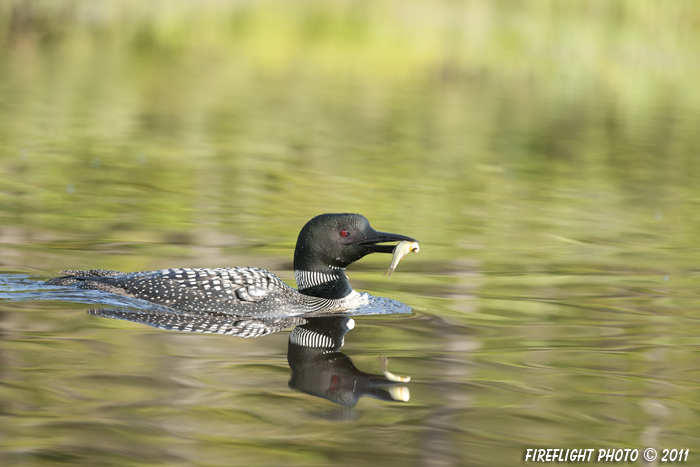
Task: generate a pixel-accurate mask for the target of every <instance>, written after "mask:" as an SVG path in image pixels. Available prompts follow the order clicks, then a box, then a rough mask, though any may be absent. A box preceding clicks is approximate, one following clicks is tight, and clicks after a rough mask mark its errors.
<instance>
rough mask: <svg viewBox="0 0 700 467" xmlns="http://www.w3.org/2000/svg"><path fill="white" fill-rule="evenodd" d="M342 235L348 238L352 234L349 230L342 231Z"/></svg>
mask: <svg viewBox="0 0 700 467" xmlns="http://www.w3.org/2000/svg"><path fill="white" fill-rule="evenodd" d="M340 235H342V236H343V237H347V236H348V235H350V232H348V231H347V230H345V229H343V230H341V231H340Z"/></svg>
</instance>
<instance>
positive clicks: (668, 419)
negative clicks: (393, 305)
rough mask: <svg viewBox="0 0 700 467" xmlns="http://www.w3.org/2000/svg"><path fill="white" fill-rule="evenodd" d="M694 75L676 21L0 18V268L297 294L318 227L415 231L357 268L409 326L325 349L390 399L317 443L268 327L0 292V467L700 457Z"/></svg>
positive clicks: (506, 4) (570, 14)
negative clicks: (404, 377) (295, 265)
mask: <svg viewBox="0 0 700 467" xmlns="http://www.w3.org/2000/svg"><path fill="white" fill-rule="evenodd" d="M699 57H700V4H699V3H698V2H697V1H695V0H685V1H684V0H673V1H669V0H588V1H582V0H532V1H505V0H502V1H486V0H472V1H447V0H444V1H439V0H433V1H428V0H407V1H381V0H377V1H337V0H327V1H304V0H300V1H257V2H253V1H223V0H200V1H197V2H195V1H186V0H152V1H146V2H145V1H137V0H91V1H88V0H62V1H55V0H31V1H20V0H4V1H2V2H0V271H1V272H3V273H6V274H9V273H24V274H29V275H31V276H34V277H36V278H39V279H44V278H45V277H46V276H47V275H48V274H50V273H52V272H54V271H57V270H60V269H66V268H108V269H121V270H127V271H133V270H147V269H161V268H166V267H183V266H187V267H198V266H201V267H223V266H246V265H250V266H259V267H264V268H268V269H271V270H273V271H274V272H275V273H279V275H280V276H281V277H282V278H283V279H285V280H286V281H288V282H289V283H290V284H293V283H294V282H293V274H292V271H291V265H292V250H293V247H294V243H295V240H296V236H297V233H298V231H299V229H300V228H301V226H302V225H303V224H304V223H305V222H306V221H307V220H308V219H309V218H311V217H312V216H314V215H316V214H319V213H322V212H346V211H350V212H359V213H362V214H364V215H366V216H367V217H368V218H369V219H370V221H371V222H372V225H373V226H374V227H375V228H377V229H379V230H383V231H390V232H396V233H401V234H405V235H410V236H413V237H416V238H418V239H420V240H421V253H420V254H419V255H410V256H409V257H408V258H407V259H406V260H404V261H403V262H402V263H401V265H400V266H399V268H398V270H397V272H396V274H395V275H394V277H392V279H391V280H386V279H382V278H381V272H382V271H383V270H384V269H385V268H386V267H387V266H388V263H389V258H388V257H387V255H382V257H379V256H380V255H372V256H371V257H368V258H366V259H364V260H363V261H362V262H360V263H358V264H357V265H353V266H352V267H351V269H350V275H351V280H352V282H353V285H354V286H355V287H356V288H357V289H359V290H367V291H369V292H371V293H375V294H379V295H386V296H390V297H392V298H396V299H400V300H402V301H405V302H406V303H408V304H410V305H411V306H413V307H414V308H415V309H416V315H415V316H414V317H413V318H411V319H403V318H402V319H398V318H397V320H394V321H392V320H390V319H388V318H382V319H379V318H376V319H375V318H366V319H364V320H363V319H361V318H358V320H357V321H358V326H357V328H356V329H355V330H354V331H353V332H352V333H351V334H349V335H348V337H347V344H346V347H345V350H346V351H347V353H348V354H349V355H350V356H352V357H353V358H354V359H355V363H357V364H358V365H359V366H360V367H363V368H364V369H365V370H367V371H369V370H372V369H373V370H374V371H375V372H377V368H376V355H377V354H378V353H390V354H391V357H392V362H394V363H393V364H394V365H396V366H395V367H394V370H393V371H396V372H397V373H398V374H409V375H412V376H413V377H414V380H413V382H412V383H411V385H410V389H411V394H412V399H411V402H410V403H409V404H406V405H390V404H382V403H379V402H373V401H369V402H368V401H364V400H363V401H361V403H360V404H358V409H357V410H358V412H359V413H355V415H352V416H347V417H348V418H349V420H346V422H345V423H335V422H332V421H329V420H328V419H327V418H328V417H326V415H325V414H319V413H320V412H323V411H325V410H326V409H327V408H328V405H329V404H330V403H327V401H322V400H320V399H319V400H317V399H315V398H312V397H310V396H307V395H303V394H298V393H294V392H292V391H291V390H289V389H288V388H286V381H287V379H288V369H287V368H286V366H285V362H286V360H285V355H286V339H287V334H284V333H280V334H278V335H274V336H270V337H269V338H265V339H261V340H256V341H250V340H247V341H243V340H236V339H232V338H228V337H226V336H196V335H183V334H177V333H166V332H164V331H157V330H151V329H149V328H146V327H144V326H138V325H134V324H132V323H123V322H114V321H108V320H98V319H97V318H92V317H89V316H87V315H85V314H84V308H85V307H81V306H79V305H78V306H76V305H67V304H65V303H58V302H51V303H46V302H43V303H42V304H37V302H22V303H16V302H10V301H8V302H3V303H0V321H1V322H2V332H3V339H2V340H1V341H0V354H1V355H2V357H3V358H2V363H1V364H0V373H2V375H3V378H2V379H3V381H5V382H4V383H3V385H2V386H1V387H0V395H2V396H3V397H2V398H0V417H1V418H2V422H3V423H2V426H3V428H0V433H1V432H2V430H5V435H6V436H5V437H4V441H3V440H0V460H2V459H3V454H4V455H5V456H6V459H7V460H8V462H10V464H8V465H20V464H21V465H53V464H54V463H63V464H67V465H120V466H123V465H139V466H141V465H171V466H172V465H183V466H184V465H193V464H197V465H230V464H237V463H238V464H239V465H306V466H308V465H331V464H332V465H339V464H343V463H347V464H350V465H352V464H357V463H368V462H381V463H382V465H392V464H395V465H399V464H400V465H436V466H437V465H514V464H515V463H516V462H520V461H521V459H522V456H523V454H524V449H525V448H535V447H551V448H558V447H571V448H581V447H584V446H582V445H583V444H585V447H596V448H598V447H633V448H643V447H647V446H653V447H657V448H664V447H675V448H692V447H693V446H697V441H698V438H699V437H700V432H698V426H700V425H699V424H698V416H697V414H698V410H700V406H699V405H698V402H697V394H696V393H697V385H698V382H700V374H699V373H698V370H697V347H698V345H700V340H699V338H698V336H699V335H700V326H699V325H698V322H697V320H696V316H697V315H698V309H697V305H696V302H697V299H698V298H700V295H699V294H698V292H697V284H698V280H699V279H700V270H699V269H698V263H699V262H700V251H699V250H698V247H697V238H698V233H699V232H700V216H698V210H699V209H700V183H698V180H699V179H700V164H698V155H699V154H700V132H699V131H698V129H699V128H700V86H698V84H697V82H698V76H700V59H699ZM8 277H9V276H8ZM7 283H10V284H13V283H12V282H11V281H10V282H3V286H2V287H3V288H2V290H3V291H4V292H7V295H5V296H4V297H5V298H7V297H10V296H11V294H12V293H15V292H17V290H16V289H13V287H15V286H14V285H10V286H7V285H6V284H7ZM8 287H9V288H8ZM30 287H36V286H30ZM8 290H9V292H8ZM2 400H4V401H5V402H2ZM324 413H325V412H324ZM346 415H347V414H346ZM344 416H345V415H344ZM328 433H333V434H334V437H332V438H329V437H328ZM358 446H359V447H358ZM232 453H235V456H234V455H232ZM695 455H696V454H695V453H692V452H691V456H695ZM232 459H233V460H232ZM691 461H692V457H691V460H690V461H689V462H691Z"/></svg>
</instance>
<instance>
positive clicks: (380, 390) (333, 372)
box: [88, 307, 410, 407]
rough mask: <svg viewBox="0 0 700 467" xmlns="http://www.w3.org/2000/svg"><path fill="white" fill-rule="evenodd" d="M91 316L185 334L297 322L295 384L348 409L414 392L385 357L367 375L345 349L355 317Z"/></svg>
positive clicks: (241, 331) (246, 331)
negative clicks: (362, 401) (378, 371)
mask: <svg viewBox="0 0 700 467" xmlns="http://www.w3.org/2000/svg"><path fill="white" fill-rule="evenodd" d="M88 314H90V315H92V316H98V317H102V318H112V319H122V320H126V321H132V322H134V323H141V324H148V325H150V326H154V327H157V328H160V329H167V330H172V331H185V332H202V333H215V334H227V335H233V336H238V337H259V336H264V335H267V334H271V333H273V332H278V331H281V330H283V329H287V328H289V327H292V326H296V327H295V328H294V329H293V330H292V332H291V333H290V334H289V346H288V350H287V361H288V362H289V367H290V368H291V370H292V377H291V379H290V380H289V387H290V388H292V389H296V390H298V391H301V392H305V393H307V394H311V395H312V396H317V397H321V398H323V399H327V400H329V401H332V402H335V403H336V404H340V405H343V406H346V407H354V406H355V405H356V404H357V402H358V400H359V399H360V397H362V396H371V397H374V398H376V399H380V400H385V401H402V402H407V401H408V400H409V398H410V393H409V390H408V388H407V387H406V386H404V385H401V384H400V383H402V382H408V380H409V379H410V378H404V377H400V376H396V375H394V374H392V373H390V372H389V371H388V369H387V368H386V366H387V365H386V357H383V360H381V359H380V362H381V364H382V371H383V374H372V373H365V372H364V371H361V370H359V369H357V367H355V365H354V364H353V362H352V359H351V358H350V357H348V356H347V355H345V354H344V353H342V352H341V351H340V349H341V347H342V346H343V344H344V343H345V334H346V333H347V332H348V331H350V330H351V329H353V328H354V327H355V320H353V319H352V318H351V317H349V316H322V317H312V318H309V317H306V318H301V317H293V318H249V317H239V316H231V315H225V314H216V313H208V314H200V315H195V314H192V313H184V312H179V311H176V310H170V309H167V308H165V307H161V308H159V309H156V308H154V309H151V310H130V309H90V310H88Z"/></svg>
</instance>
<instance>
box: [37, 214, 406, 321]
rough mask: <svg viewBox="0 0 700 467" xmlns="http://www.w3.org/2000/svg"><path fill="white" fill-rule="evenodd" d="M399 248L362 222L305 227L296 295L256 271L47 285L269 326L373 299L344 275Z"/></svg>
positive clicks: (340, 220) (349, 217)
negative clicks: (269, 321)
mask: <svg viewBox="0 0 700 467" xmlns="http://www.w3.org/2000/svg"><path fill="white" fill-rule="evenodd" d="M400 241H411V242H415V241H416V240H414V239H412V238H410V237H406V236H403V235H397V234H391V233H383V232H377V231H376V230H374V229H373V228H372V227H371V226H370V225H369V221H367V219H366V218H365V217H364V216H361V215H359V214H322V215H320V216H317V217H314V218H313V219H311V220H310V221H309V222H307V223H306V225H305V226H304V227H303V228H302V229H301V232H300V233H299V238H298V239H297V244H296V249H295V251H294V276H295V279H296V282H297V286H298V289H294V288H292V287H290V286H288V285H286V284H285V283H284V282H282V280H281V279H280V278H279V277H277V276H276V275H274V274H272V273H271V272H269V271H266V270H264V269H258V268H217V269H188V268H181V269H163V270H160V271H144V272H133V273H123V272H120V271H109V270H104V269H93V270H87V271H77V270H68V271H62V272H61V274H63V276H62V277H57V278H54V279H51V280H49V281H47V284H49V285H61V286H75V287H77V288H80V289H87V290H102V291H105V292H111V293H114V294H119V295H124V296H127V297H132V298H137V299H141V300H146V301H148V302H152V303H155V304H158V305H162V306H165V307H168V308H172V309H175V310H178V311H182V312H185V313H196V314H200V313H205V314H211V313H214V314H223V315H229V316H246V317H258V318H266V317H288V316H300V315H306V314H311V313H326V312H336V311H340V310H343V309H347V308H350V307H354V306H359V305H362V304H363V303H364V302H367V301H368V299H369V298H370V297H371V296H369V294H366V293H358V292H356V291H355V290H353V288H352V286H351V285H350V283H349V282H348V278H347V276H346V275H345V268H346V267H347V266H349V265H350V264H352V263H353V262H355V261H357V260H359V259H361V258H362V257H364V256H366V255H367V254H370V253H392V251H393V249H394V245H387V244H385V243H388V242H400Z"/></svg>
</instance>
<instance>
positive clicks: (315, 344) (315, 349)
mask: <svg viewBox="0 0 700 467" xmlns="http://www.w3.org/2000/svg"><path fill="white" fill-rule="evenodd" d="M307 321H308V322H307V323H306V324H303V325H300V326H297V327H295V328H294V330H292V333H291V334H290V335H289V346H288V350H287V361H288V362H289V367H290V368H291V369H292V378H291V379H290V380H289V387H290V388H293V389H297V390H299V391H302V392H305V393H307V394H311V395H312V396H317V397H322V398H324V399H328V400H330V401H333V402H335V403H337V404H340V405H344V406H347V407H353V406H354V405H355V404H357V401H358V400H359V399H360V397H362V396H365V395H366V396H371V397H375V398H377V399H381V400H398V401H402V402H407V401H408V400H409V397H410V395H409V391H408V388H407V387H406V386H403V385H400V384H397V383H399V381H397V379H400V380H403V381H408V378H401V377H397V376H395V375H393V374H391V373H389V372H388V371H387V370H386V369H385V368H384V374H383V375H377V374H371V373H365V372H363V371H361V370H358V369H357V368H356V367H355V365H354V364H353V363H352V360H351V359H350V357H348V356H347V355H345V354H344V353H342V352H341V351H340V348H341V347H342V346H343V344H344V342H345V334H346V333H347V332H348V331H350V330H351V329H352V328H354V327H355V320H353V319H352V318H349V317H346V316H329V317H323V318H308V319H307ZM385 363H386V361H384V363H383V366H384V367H385Z"/></svg>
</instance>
